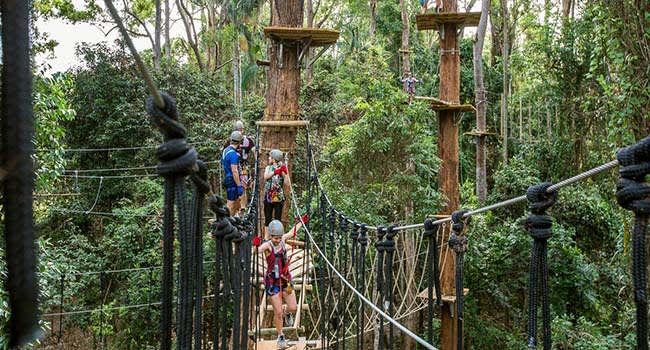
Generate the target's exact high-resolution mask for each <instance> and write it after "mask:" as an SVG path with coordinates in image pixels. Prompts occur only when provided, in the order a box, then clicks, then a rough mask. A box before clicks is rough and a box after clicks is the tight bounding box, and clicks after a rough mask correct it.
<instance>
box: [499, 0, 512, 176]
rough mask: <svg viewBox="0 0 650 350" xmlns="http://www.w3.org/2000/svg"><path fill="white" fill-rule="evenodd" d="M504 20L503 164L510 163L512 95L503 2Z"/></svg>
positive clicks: (506, 16)
mask: <svg viewBox="0 0 650 350" xmlns="http://www.w3.org/2000/svg"><path fill="white" fill-rule="evenodd" d="M501 11H502V16H501V18H502V20H503V28H502V30H503V33H502V34H503V45H502V46H501V60H502V62H503V98H502V99H501V115H502V118H503V162H504V163H507V162H508V98H509V95H510V84H509V81H510V73H509V71H508V69H509V62H508V61H509V58H508V55H509V49H510V47H509V46H510V43H509V38H510V34H509V31H510V29H509V25H508V1H507V0H503V3H502V4H501Z"/></svg>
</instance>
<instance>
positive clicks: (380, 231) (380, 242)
mask: <svg viewBox="0 0 650 350" xmlns="http://www.w3.org/2000/svg"><path fill="white" fill-rule="evenodd" d="M385 235H386V228H385V227H383V226H379V227H377V242H375V247H376V248H377V252H383V251H384V236H385Z"/></svg>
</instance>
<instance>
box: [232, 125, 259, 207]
mask: <svg viewBox="0 0 650 350" xmlns="http://www.w3.org/2000/svg"><path fill="white" fill-rule="evenodd" d="M234 130H235V131H239V132H240V133H241V134H242V136H243V138H242V141H241V142H240V143H239V147H237V154H238V155H239V165H240V166H241V173H240V174H239V178H240V180H241V184H242V187H244V193H243V194H242V196H241V198H240V199H239V202H240V203H239V204H240V206H241V210H242V211H246V206H247V205H248V193H247V190H250V189H251V187H252V186H253V183H252V182H251V181H250V174H251V166H252V165H254V164H255V157H256V155H255V141H254V139H253V138H252V137H250V136H246V135H245V134H244V122H242V121H241V120H238V121H236V122H235V125H234Z"/></svg>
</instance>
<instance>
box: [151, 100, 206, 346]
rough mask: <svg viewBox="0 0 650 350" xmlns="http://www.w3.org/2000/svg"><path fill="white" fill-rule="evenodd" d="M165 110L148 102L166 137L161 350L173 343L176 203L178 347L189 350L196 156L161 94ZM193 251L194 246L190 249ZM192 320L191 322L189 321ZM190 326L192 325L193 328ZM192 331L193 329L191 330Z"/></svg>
mask: <svg viewBox="0 0 650 350" xmlns="http://www.w3.org/2000/svg"><path fill="white" fill-rule="evenodd" d="M161 96H162V98H163V100H164V102H165V106H164V107H163V108H159V107H158V106H157V105H156V104H155V103H154V99H153V97H149V98H148V99H147V102H146V108H147V112H148V113H149V118H150V120H151V122H152V123H153V124H154V125H156V127H158V129H159V130H160V132H161V133H162V134H163V137H164V141H165V142H164V143H163V144H162V145H160V146H159V147H158V148H157V149H156V157H157V158H158V160H159V163H158V165H157V166H156V172H157V173H158V174H159V175H161V176H163V177H164V178H165V209H164V220H163V277H162V284H163V285H162V317H161V326H162V339H161V349H163V350H171V339H172V293H173V261H174V202H175V203H176V208H177V209H178V226H179V241H180V242H181V268H180V270H181V271H180V278H179V280H180V281H179V284H180V290H181V291H180V295H179V311H178V326H179V330H178V335H177V345H178V347H181V348H184V349H186V348H187V346H188V341H189V339H190V334H191V330H188V329H187V323H186V322H185V320H186V319H187V315H188V313H189V314H190V315H191V312H192V311H191V307H189V306H190V305H191V301H190V300H187V298H188V294H187V293H186V288H188V286H189V272H190V271H189V264H188V262H187V259H188V258H189V257H188V256H187V255H186V254H187V252H188V251H189V250H191V248H188V243H189V236H190V228H189V225H188V222H187V221H188V220H187V219H188V218H189V216H188V211H187V202H186V200H185V198H186V189H185V181H184V180H185V176H187V175H189V174H191V173H192V172H193V170H194V169H195V166H196V158H197V153H196V150H195V149H194V148H193V147H190V146H189V145H188V144H187V141H186V140H185V135H186V133H187V132H186V130H185V127H184V126H183V125H182V124H181V123H180V122H179V121H178V111H177V109H176V102H175V101H174V99H172V98H171V97H170V96H169V95H167V94H165V93H162V94H161ZM190 247H191V246H190ZM190 319H191V318H190ZM190 326H191V324H190ZM190 328H191V327H190Z"/></svg>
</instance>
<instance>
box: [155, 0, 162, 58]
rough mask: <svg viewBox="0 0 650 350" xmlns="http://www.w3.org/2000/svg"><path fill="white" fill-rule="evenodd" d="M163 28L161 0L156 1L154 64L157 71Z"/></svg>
mask: <svg viewBox="0 0 650 350" xmlns="http://www.w3.org/2000/svg"><path fill="white" fill-rule="evenodd" d="M161 27H162V8H161V6H160V0H156V24H155V29H154V48H153V64H154V66H155V67H156V69H160V59H161V47H160V32H161Z"/></svg>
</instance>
